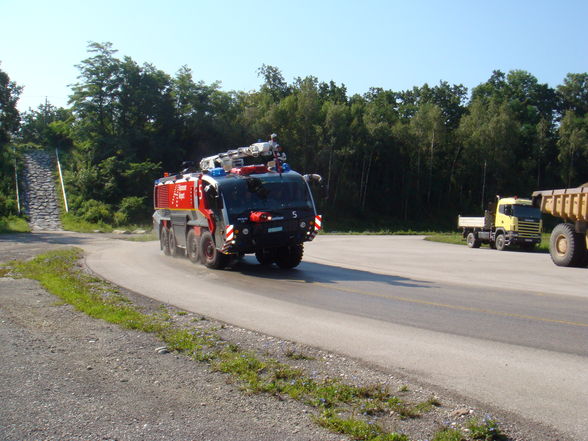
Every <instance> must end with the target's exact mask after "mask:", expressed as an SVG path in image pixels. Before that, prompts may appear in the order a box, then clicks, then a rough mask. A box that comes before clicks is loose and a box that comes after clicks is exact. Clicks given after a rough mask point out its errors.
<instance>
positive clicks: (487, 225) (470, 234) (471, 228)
mask: <svg viewBox="0 0 588 441" xmlns="http://www.w3.org/2000/svg"><path fill="white" fill-rule="evenodd" d="M458 227H459V228H461V229H462V234H463V237H464V238H466V241H467V244H468V246H469V247H470V248H479V247H480V245H481V244H483V243H487V244H489V245H490V246H491V247H492V248H496V249H498V250H504V249H505V248H507V247H510V246H512V245H518V246H520V247H521V248H524V249H527V250H531V249H533V248H534V247H535V245H537V244H538V243H541V229H542V221H541V211H540V210H539V209H537V208H536V207H534V206H533V203H532V201H531V200H530V199H521V198H518V197H516V196H514V197H509V198H500V197H498V198H497V201H496V204H494V207H493V208H492V209H490V210H486V212H485V215H484V217H462V216H459V217H458Z"/></svg>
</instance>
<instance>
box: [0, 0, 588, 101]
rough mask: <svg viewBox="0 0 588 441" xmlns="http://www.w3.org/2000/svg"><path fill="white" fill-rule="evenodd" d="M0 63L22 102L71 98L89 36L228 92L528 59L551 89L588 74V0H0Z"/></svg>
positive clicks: (481, 76)
mask: <svg viewBox="0 0 588 441" xmlns="http://www.w3.org/2000/svg"><path fill="white" fill-rule="evenodd" d="M0 17H1V20H0V23H1V25H0V69H1V70H3V71H4V72H5V73H7V74H8V75H9V77H10V79H11V80H12V81H14V82H16V83H17V84H18V85H19V86H23V87H24V90H23V92H22V94H21V97H20V100H19V105H18V107H19V110H20V111H21V112H22V111H26V110H28V109H29V108H32V109H36V108H37V107H38V106H39V105H40V104H42V103H44V102H45V100H47V101H48V102H49V103H51V104H53V105H55V106H57V107H62V106H63V107H67V105H68V97H69V95H70V94H71V88H70V85H72V84H75V83H76V82H77V81H78V79H77V77H78V74H79V70H78V68H76V65H78V64H79V63H80V62H81V61H82V60H84V59H85V58H87V57H88V52H87V47H88V42H99V43H103V42H110V43H112V45H113V48H114V49H117V50H118V53H117V56H118V57H121V58H122V57H124V56H129V57H131V58H132V59H133V60H134V61H135V62H137V63H139V64H143V63H150V64H152V65H154V66H155V67H156V68H158V69H161V70H163V71H164V72H166V73H168V74H169V75H172V76H173V75H175V73H176V72H177V71H178V70H179V69H180V68H181V67H182V66H184V65H185V66H187V67H189V68H190V69H191V70H192V72H193V77H194V80H196V81H204V82H205V83H206V84H211V83H213V82H215V81H219V82H220V83H221V89H222V90H225V91H231V90H236V91H245V92H249V91H252V90H257V89H259V86H260V85H261V84H262V82H263V81H262V79H261V78H260V77H259V76H258V69H259V68H260V67H261V66H262V65H263V64H266V65H271V66H275V67H277V68H279V69H280V70H281V72H282V74H283V76H284V78H285V80H286V81H287V82H289V83H291V82H292V81H294V79H295V78H297V77H306V76H308V75H312V76H315V77H317V78H318V80H319V81H325V82H329V81H331V80H332V81H334V82H335V83H337V84H339V85H341V84H344V85H345V86H346V87H347V91H348V95H353V94H355V93H359V94H364V93H366V92H367V91H368V90H369V88H371V87H381V88H384V89H389V90H394V91H401V90H406V89H411V88H412V87H414V86H422V85H423V84H425V83H428V84H429V85H431V86H433V85H437V84H439V82H440V81H447V82H448V83H450V84H463V85H464V86H466V87H468V89H469V90H470V91H471V89H472V88H473V87H475V86H477V85H478V84H480V83H483V82H485V81H486V80H487V79H488V78H489V77H490V75H491V74H492V71H494V70H496V69H498V70H502V71H503V72H508V71H510V70H514V69H522V70H526V71H528V72H530V73H531V74H532V75H534V76H535V77H537V79H538V80H539V82H540V83H547V84H548V85H549V86H551V87H556V86H557V85H559V84H562V82H563V79H564V78H565V76H566V75H567V74H568V73H581V72H588V31H587V29H588V1H586V0H559V1H544V0H532V1H531V0H510V1H504V0H494V1H484V2H483V1H478V0H468V1H466V0H455V1H452V0H445V1H432V0H412V1H409V0H388V1H385V0H381V1H379V0H355V1H351V0H324V1H323V0H311V1H307V0H296V1H292V0H290V1H287V0H282V1H268V0H247V1H237V0H232V1H226V0H212V1H210V0H192V1H189V0H167V1H165V2H164V1H161V0H159V1H155V0H141V1H137V0H101V1H99V2H94V1H84V0H75V1H73V0H71V1H70V0H53V1H47V0H42V1H41V0H0Z"/></svg>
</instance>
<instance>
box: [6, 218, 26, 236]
mask: <svg viewBox="0 0 588 441" xmlns="http://www.w3.org/2000/svg"><path fill="white" fill-rule="evenodd" d="M30 232H31V229H30V228H29V224H28V222H27V221H26V219H24V218H22V217H18V216H7V217H1V218H0V234H2V233H30Z"/></svg>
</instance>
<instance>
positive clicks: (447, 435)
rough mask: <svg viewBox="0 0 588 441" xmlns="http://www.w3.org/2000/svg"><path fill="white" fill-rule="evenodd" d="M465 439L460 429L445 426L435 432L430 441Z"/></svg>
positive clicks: (459, 440)
mask: <svg viewBox="0 0 588 441" xmlns="http://www.w3.org/2000/svg"><path fill="white" fill-rule="evenodd" d="M465 439H466V438H465V436H464V435H463V433H461V431H460V430H457V429H451V428H449V427H445V428H443V429H441V430H439V431H438V432H437V433H435V436H433V439H432V441H465Z"/></svg>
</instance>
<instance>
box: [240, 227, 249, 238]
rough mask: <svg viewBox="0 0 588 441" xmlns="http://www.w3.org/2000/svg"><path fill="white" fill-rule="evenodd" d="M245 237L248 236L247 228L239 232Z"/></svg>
mask: <svg viewBox="0 0 588 441" xmlns="http://www.w3.org/2000/svg"><path fill="white" fill-rule="evenodd" d="M241 232H242V233H243V234H244V235H245V236H247V235H248V234H249V228H243V230H242V231H241Z"/></svg>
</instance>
